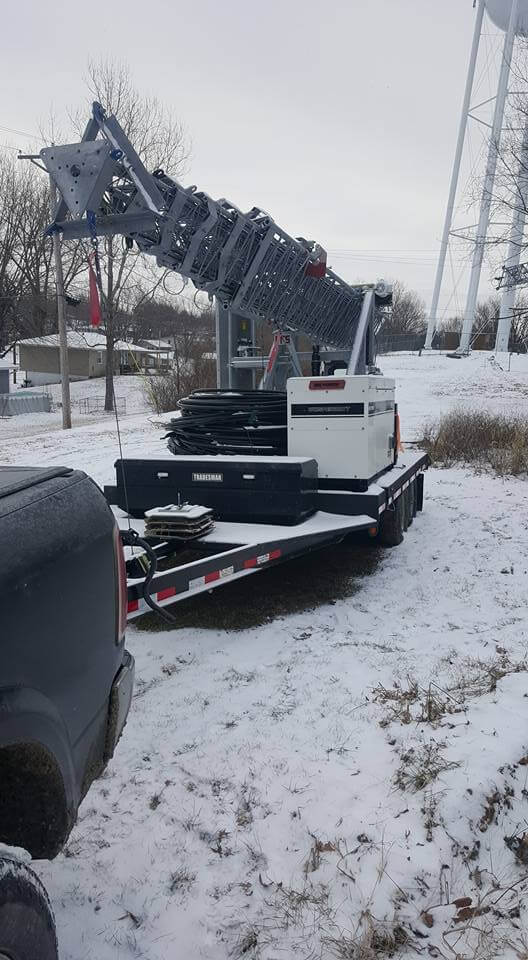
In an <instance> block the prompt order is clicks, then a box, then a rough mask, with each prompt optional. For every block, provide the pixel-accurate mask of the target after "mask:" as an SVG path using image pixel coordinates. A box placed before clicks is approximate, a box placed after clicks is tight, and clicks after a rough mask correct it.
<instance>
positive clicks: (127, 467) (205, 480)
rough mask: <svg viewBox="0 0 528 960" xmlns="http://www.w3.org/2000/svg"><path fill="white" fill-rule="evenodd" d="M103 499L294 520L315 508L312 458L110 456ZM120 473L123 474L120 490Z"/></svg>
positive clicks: (140, 509) (139, 510)
mask: <svg viewBox="0 0 528 960" xmlns="http://www.w3.org/2000/svg"><path fill="white" fill-rule="evenodd" d="M115 470H116V486H115V487H114V486H112V487H105V489H104V492H105V496H106V499H107V500H108V502H109V503H114V504H117V505H118V506H119V507H121V508H122V509H123V510H126V509H127V503H128V510H129V512H130V513H131V514H132V515H133V516H143V514H144V512H145V510H150V509H152V508H153V507H163V506H166V505H167V504H169V503H178V497H179V498H180V499H181V501H182V502H187V503H195V504H200V505H201V506H204V507H211V508H212V509H213V510H214V514H215V517H216V519H218V520H231V521H237V522H244V523H247V522H249V523H278V524H294V523H300V521H301V520H304V519H306V517H309V516H311V514H312V513H314V512H315V510H316V498H317V463H316V461H315V460H311V459H309V458H308V457H237V456H233V457H227V456H226V457H194V456H176V457H170V458H167V459H163V460H127V459H123V460H116V463H115ZM123 478H124V479H125V480H126V492H125V484H124V482H123Z"/></svg>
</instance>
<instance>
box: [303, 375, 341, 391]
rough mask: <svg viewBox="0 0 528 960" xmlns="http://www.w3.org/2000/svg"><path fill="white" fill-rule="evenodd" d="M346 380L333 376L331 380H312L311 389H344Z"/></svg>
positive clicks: (309, 387)
mask: <svg viewBox="0 0 528 960" xmlns="http://www.w3.org/2000/svg"><path fill="white" fill-rule="evenodd" d="M345 383H346V381H345V380H336V378H335V377H332V378H331V379H330V380H310V383H309V385H308V389H309V390H344V389H345Z"/></svg>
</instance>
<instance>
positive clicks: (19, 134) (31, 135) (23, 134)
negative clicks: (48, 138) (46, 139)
mask: <svg viewBox="0 0 528 960" xmlns="http://www.w3.org/2000/svg"><path fill="white" fill-rule="evenodd" d="M0 130H3V131H4V133H14V134H15V136H17V137H27V138H28V139H29V140H39V141H41V142H42V137H41V136H37V135H36V134H35V133H26V132H25V131H24V130H15V129H14V127H6V126H4V125H3V124H2V123H0Z"/></svg>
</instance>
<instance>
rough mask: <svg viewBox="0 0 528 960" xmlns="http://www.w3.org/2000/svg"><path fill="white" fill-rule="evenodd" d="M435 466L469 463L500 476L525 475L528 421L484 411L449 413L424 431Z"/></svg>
mask: <svg viewBox="0 0 528 960" xmlns="http://www.w3.org/2000/svg"><path fill="white" fill-rule="evenodd" d="M422 446H423V447H424V448H425V449H426V450H427V452H428V454H429V456H430V457H431V460H432V461H433V462H434V463H438V464H442V465H443V466H446V467H448V466H451V465H452V464H454V463H471V464H474V465H476V466H480V467H481V468H488V469H491V470H493V471H494V472H495V473H498V474H499V475H500V476H506V475H512V476H518V475H519V474H523V473H528V421H527V420H526V419H524V418H521V417H516V416H514V415H511V414H509V415H506V414H497V413H489V412H487V411H485V410H452V411H451V412H450V413H447V414H445V415H444V416H443V417H441V418H440V419H439V420H438V421H437V422H435V423H429V424H427V425H426V427H425V430H424V437H423V441H422Z"/></svg>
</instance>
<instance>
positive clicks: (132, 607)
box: [127, 600, 139, 613]
mask: <svg viewBox="0 0 528 960" xmlns="http://www.w3.org/2000/svg"><path fill="white" fill-rule="evenodd" d="M136 610H139V600H129V601H128V606H127V613H135V612H136Z"/></svg>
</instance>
